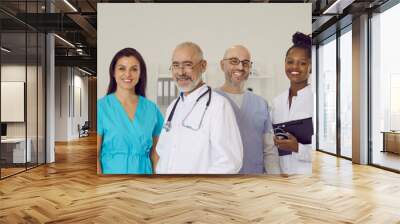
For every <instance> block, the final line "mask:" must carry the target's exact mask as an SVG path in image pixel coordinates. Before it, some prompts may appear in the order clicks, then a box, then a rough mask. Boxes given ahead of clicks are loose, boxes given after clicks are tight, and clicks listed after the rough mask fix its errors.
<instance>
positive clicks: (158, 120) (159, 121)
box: [153, 106, 164, 137]
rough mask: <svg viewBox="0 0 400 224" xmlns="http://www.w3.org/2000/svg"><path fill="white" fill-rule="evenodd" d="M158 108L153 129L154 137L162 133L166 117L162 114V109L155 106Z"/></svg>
mask: <svg viewBox="0 0 400 224" xmlns="http://www.w3.org/2000/svg"><path fill="white" fill-rule="evenodd" d="M155 108H156V125H155V127H154V129H153V137H154V136H159V135H160V133H161V130H162V128H163V124H164V117H163V115H162V114H161V112H160V110H159V109H158V107H157V106H155Z"/></svg>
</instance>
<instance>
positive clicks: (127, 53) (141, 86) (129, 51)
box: [107, 47, 147, 97]
mask: <svg viewBox="0 0 400 224" xmlns="http://www.w3.org/2000/svg"><path fill="white" fill-rule="evenodd" d="M122 57H135V58H136V59H137V60H138V61H139V66H140V74H139V81H138V83H137V84H136V86H135V93H136V94H137V95H140V96H143V97H146V82H147V69H146V63H145V62H144V60H143V57H142V55H141V54H140V53H139V52H138V51H137V50H136V49H133V48H130V47H127V48H124V49H122V50H120V51H118V52H117V53H116V54H115V55H114V57H113V59H112V61H111V64H110V83H109V84H108V90H107V95H108V94H111V93H114V92H115V90H116V89H117V82H116V81H115V76H114V71H115V66H116V65H117V61H118V60H119V59H120V58H122Z"/></svg>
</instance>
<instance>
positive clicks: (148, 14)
mask: <svg viewBox="0 0 400 224" xmlns="http://www.w3.org/2000/svg"><path fill="white" fill-rule="evenodd" d="M97 21H98V26H97V28H98V39H97V43H98V44H97V45H98V51H97V52H98V54H97V63H98V64H97V70H98V82H97V87H98V91H97V96H98V98H100V97H102V96H104V95H105V93H106V89H107V85H108V82H109V76H108V68H109V65H110V62H111V59H112V57H113V56H114V54H115V53H116V52H117V51H119V50H120V49H122V48H125V47H133V48H136V49H137V50H138V51H139V52H140V53H141V54H142V55H143V57H144V59H145V61H146V64H147V67H148V82H147V83H148V84H147V96H148V98H150V99H151V100H153V101H156V96H157V88H156V87H157V86H156V84H157V77H158V76H159V75H160V74H161V73H168V67H169V65H170V62H171V54H172V51H173V49H174V48H175V46H176V45H177V44H179V43H181V42H183V41H193V42H195V43H197V44H199V45H200V47H201V48H202V49H203V51H204V56H205V59H206V60H207V61H208V64H209V67H208V69H207V72H206V75H205V76H206V79H207V82H208V84H210V85H211V86H212V87H218V86H220V85H221V84H222V82H223V80H224V76H223V73H222V72H221V70H220V68H219V65H218V63H219V60H220V59H221V58H222V57H223V54H224V51H225V49H226V48H228V47H230V46H232V45H234V44H243V45H245V46H246V47H248V48H249V50H250V51H251V53H252V56H253V61H254V62H255V68H257V69H258V70H259V72H260V75H263V76H269V77H270V78H267V79H255V80H249V82H248V86H252V87H253V88H254V89H255V92H256V93H259V94H261V95H262V96H264V98H266V99H268V100H271V99H272V98H273V97H274V96H275V95H277V94H278V93H279V92H281V91H283V90H284V89H286V88H288V86H289V82H288V80H287V78H286V75H285V72H284V58H285V53H286V50H287V49H288V48H289V47H290V46H291V37H292V34H293V33H295V32H296V31H300V32H304V33H307V34H308V33H311V4H263V3H256V4H215V3H213V4H149V3H146V4H110V3H99V4H98V14H97ZM168 75H169V74H168Z"/></svg>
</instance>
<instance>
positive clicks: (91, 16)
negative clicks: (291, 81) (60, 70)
mask: <svg viewBox="0 0 400 224" xmlns="http://www.w3.org/2000/svg"><path fill="white" fill-rule="evenodd" d="M386 1H387V0H340V1H339V4H335V0H248V1H244V0H229V1H223V0H191V1H185V2H192V3H221V2H223V3H249V2H251V3H312V13H313V17H312V21H311V22H312V23H313V24H312V25H313V28H312V35H313V38H314V39H316V38H318V37H320V36H324V35H325V36H326V35H329V32H328V31H329V28H330V27H332V26H334V25H335V24H336V22H337V21H338V20H339V19H342V18H345V17H346V16H347V17H350V18H349V19H348V20H349V22H350V23H351V16H356V15H357V14H360V13H363V12H365V11H366V10H372V9H374V8H376V7H378V6H379V5H381V4H383V3H384V2H386ZM139 2H140V3H177V2H180V3H182V2H183V1H180V0H47V6H46V0H24V1H21V0H1V2H0V28H1V30H2V36H1V39H2V41H1V43H2V46H6V45H7V48H12V49H13V50H14V51H13V52H14V54H15V55H18V52H20V53H21V54H26V53H28V58H29V54H30V52H32V53H34V51H35V50H34V49H36V46H39V47H42V45H41V44H40V43H39V45H38V43H36V42H37V41H34V40H36V39H34V40H31V39H32V38H34V36H33V35H30V36H29V37H28V38H27V39H28V40H25V38H24V34H25V30H26V29H27V30H28V32H30V31H32V32H33V31H40V32H54V33H56V34H57V35H58V37H56V38H55V47H56V49H55V53H56V65H60V66H79V67H81V68H85V69H87V70H89V71H92V72H93V73H95V72H96V57H97V51H96V49H97V44H96V39H97V32H96V29H97V3H139ZM330 6H332V7H330ZM328 8H329V11H328V10H327V9H328ZM50 11H52V13H49V12H50ZM325 11H327V12H328V13H327V12H325ZM324 12H325V13H324ZM344 21H345V20H344ZM345 25H346V24H345V22H344V23H343V24H342V26H345ZM324 32H325V33H324ZM333 32H334V31H333ZM59 37H60V38H59ZM62 39H64V40H66V41H67V42H69V43H67V42H66V41H63V40H62ZM25 42H27V43H28V45H27V46H28V47H27V49H25V47H24V46H25ZM21 46H23V47H21ZM2 55H3V53H2ZM8 58H12V57H11V56H8ZM3 59H4V58H3Z"/></svg>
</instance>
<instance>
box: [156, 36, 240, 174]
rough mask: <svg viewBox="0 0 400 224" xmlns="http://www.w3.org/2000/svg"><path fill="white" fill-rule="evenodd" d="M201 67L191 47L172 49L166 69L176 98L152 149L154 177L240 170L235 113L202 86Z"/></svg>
mask: <svg viewBox="0 0 400 224" xmlns="http://www.w3.org/2000/svg"><path fill="white" fill-rule="evenodd" d="M206 67H207V62H206V60H204V58H203V52H202V50H201V49H200V47H199V46H198V45H197V44H195V43H192V42H184V43H181V44H179V45H178V46H177V47H176V48H175V50H174V52H173V54H172V64H171V67H170V70H171V73H172V77H173V79H174V81H175V83H176V86H177V88H178V89H179V92H180V96H179V97H178V98H177V99H175V100H174V101H173V102H172V103H171V104H170V105H169V107H168V109H167V112H166V116H165V118H166V119H165V125H164V128H163V130H162V132H161V135H160V138H159V141H158V143H157V147H156V151H157V154H158V156H159V160H158V162H157V164H156V173H161V174H235V173H238V172H239V170H240V168H241V167H242V162H243V146H242V141H241V137H240V132H239V128H238V126H237V123H236V118H235V114H234V112H233V109H232V107H231V105H230V103H229V102H228V101H227V99H225V98H224V97H223V96H221V95H219V94H218V93H216V92H214V91H213V90H211V88H209V87H208V86H207V85H206V84H205V83H204V82H203V80H202V73H204V71H205V70H206ZM207 105H208V106H207Z"/></svg>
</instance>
